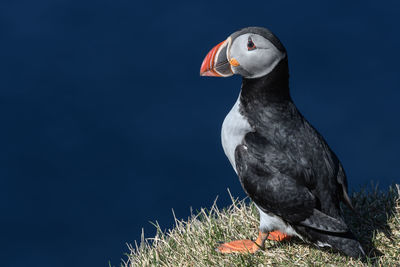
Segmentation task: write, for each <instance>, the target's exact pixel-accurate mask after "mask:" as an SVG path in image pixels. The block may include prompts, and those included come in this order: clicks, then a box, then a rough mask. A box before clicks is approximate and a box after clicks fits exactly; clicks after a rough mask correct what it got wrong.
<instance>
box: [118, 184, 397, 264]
mask: <svg viewBox="0 0 400 267" xmlns="http://www.w3.org/2000/svg"><path fill="white" fill-rule="evenodd" d="M399 196H400V187H399V185H396V186H394V187H390V188H389V190H388V191H387V192H382V191H379V190H378V189H377V188H374V189H373V190H369V191H367V190H362V191H360V192H355V193H353V195H352V201H353V205H354V207H355V210H356V212H357V213H358V214H357V215H355V214H354V213H353V212H351V211H350V210H348V209H346V208H343V212H344V216H345V220H346V222H347V224H348V226H349V227H350V229H351V230H352V231H353V233H354V234H355V235H356V236H357V238H358V239H359V240H360V242H361V244H362V245H363V247H364V248H365V250H366V253H367V254H368V256H369V258H368V261H367V263H362V262H360V261H356V260H353V259H351V258H349V257H346V256H343V255H341V254H339V253H335V252H333V251H331V250H329V249H319V248H317V247H315V246H314V245H310V244H306V243H304V242H303V241H301V240H298V239H294V238H293V239H292V240H291V241H289V242H283V243H282V242H275V241H269V240H268V241H267V242H266V248H265V250H263V251H258V252H257V253H256V254H254V255H250V254H247V255H240V254H231V255H221V254H219V253H218V252H216V251H215V248H216V247H217V245H218V242H221V241H224V242H225V241H231V240H235V239H254V238H255V237H257V234H258V212H257V209H256V208H255V206H254V205H253V204H252V203H251V204H249V203H247V202H246V201H245V200H237V199H234V198H232V205H230V206H229V207H227V208H224V209H222V210H220V209H219V208H218V207H217V205H216V203H214V205H213V206H212V207H211V209H210V210H206V209H202V210H201V211H200V212H199V213H198V214H197V215H192V216H191V218H189V219H188V220H186V221H184V220H177V219H175V224H176V225H175V228H173V229H172V230H169V231H167V232H165V233H163V232H162V231H161V230H160V227H159V226H158V225H157V224H156V227H157V234H156V236H155V237H154V238H148V239H144V238H143V237H142V242H141V244H140V245H137V244H136V245H135V246H134V247H133V246H132V245H128V247H129V250H130V252H129V254H127V259H124V260H123V261H122V264H121V266H124V267H133V266H140V267H143V266H157V267H158V266H282V265H283V266H310V265H311V266H364V265H367V266H376V265H378V266H400V197H399Z"/></svg>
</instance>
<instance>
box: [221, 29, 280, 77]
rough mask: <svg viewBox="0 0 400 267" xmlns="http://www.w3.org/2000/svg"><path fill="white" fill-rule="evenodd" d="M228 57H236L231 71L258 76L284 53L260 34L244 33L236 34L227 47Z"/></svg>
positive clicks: (265, 72)
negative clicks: (237, 64) (235, 62)
mask: <svg viewBox="0 0 400 267" xmlns="http://www.w3.org/2000/svg"><path fill="white" fill-rule="evenodd" d="M227 56H228V59H229V60H232V59H236V61H237V63H239V66H235V64H233V65H232V66H231V67H232V71H233V73H235V74H240V75H242V76H243V77H245V78H258V77H261V76H264V75H266V74H268V73H270V72H271V71H272V70H273V69H274V67H275V66H276V65H277V64H278V62H279V61H280V60H281V59H283V58H284V57H285V56H286V54H285V53H284V52H281V51H279V50H278V49H277V48H276V47H275V46H274V45H273V44H272V43H271V42H270V41H268V40H267V39H265V38H264V37H262V36H261V35H258V34H254V33H246V34H243V35H240V36H238V37H237V38H235V40H234V41H233V42H232V43H231V44H230V48H228V55H227Z"/></svg>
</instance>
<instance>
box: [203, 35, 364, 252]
mask: <svg viewBox="0 0 400 267" xmlns="http://www.w3.org/2000/svg"><path fill="white" fill-rule="evenodd" d="M200 74H201V75H202V76H218V77H227V76H231V75H233V74H239V75H241V76H242V78H243V80H242V88H241V91H240V94H239V97H238V99H237V101H236V103H235V104H234V106H233V108H232V109H231V111H230V112H229V113H228V115H227V116H226V118H225V120H224V122H223V125H222V131H221V139H222V146H223V148H224V151H225V154H226V156H227V157H228V159H229V161H230V163H231V164H232V166H233V168H234V169H235V171H236V173H237V175H238V176H239V179H240V183H241V185H242V187H243V189H244V191H245V192H246V194H247V195H248V196H249V197H250V198H251V199H252V201H253V202H254V203H255V205H256V206H257V208H258V210H259V212H260V227H259V230H260V231H259V236H258V238H257V240H256V241H255V242H253V241H251V240H236V241H232V242H228V243H225V244H222V245H221V246H219V247H218V249H217V250H218V251H220V252H221V253H232V252H240V253H248V252H250V253H254V252H255V251H257V250H258V249H260V248H263V247H264V243H265V240H266V239H267V238H268V239H272V240H279V241H280V240H285V239H289V238H290V237H291V236H297V237H299V238H301V239H303V240H305V241H308V242H312V243H314V244H316V245H317V246H319V247H324V246H328V247H331V248H333V249H335V250H338V251H340V252H342V253H344V254H346V255H349V256H351V257H354V258H362V257H364V256H365V254H364V251H363V249H362V247H361V245H360V243H359V242H358V241H357V240H356V239H355V237H354V236H353V234H352V233H351V232H350V231H349V229H348V227H347V225H346V223H345V222H344V220H343V217H342V214H341V210H340V206H339V203H340V202H344V203H345V204H347V205H348V206H349V207H352V205H351V201H350V198H349V196H348V194H347V179H346V175H345V172H344V170H343V167H342V165H341V163H340V161H339V159H338V158H337V157H336V155H335V154H334V152H333V151H332V150H331V149H330V148H329V146H328V145H327V143H326V142H325V140H324V138H323V137H322V136H321V135H320V134H319V133H318V132H317V131H316V130H315V129H314V128H313V127H312V126H311V125H310V123H309V122H308V121H307V120H306V119H305V118H304V117H303V116H302V115H301V114H300V112H299V111H298V109H297V108H296V106H295V105H294V103H293V101H292V99H291V97H290V93H289V68H288V59H287V54H286V50H285V48H284V46H283V45H282V44H281V42H280V41H279V40H278V38H277V37H276V36H275V35H274V34H273V33H271V32H270V31H269V30H267V29H265V28H260V27H249V28H244V29H242V30H239V31H237V32H235V33H233V34H232V35H231V36H229V37H228V39H226V40H225V41H223V42H221V43H219V44H218V45H217V46H215V47H214V48H213V49H212V50H211V51H210V52H209V53H208V54H207V56H206V57H205V59H204V61H203V63H202V65H201V69H200Z"/></svg>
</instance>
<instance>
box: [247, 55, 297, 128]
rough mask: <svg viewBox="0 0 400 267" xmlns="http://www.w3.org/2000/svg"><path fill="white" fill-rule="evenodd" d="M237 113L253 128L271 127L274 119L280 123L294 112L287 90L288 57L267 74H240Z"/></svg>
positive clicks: (294, 108)
mask: <svg viewBox="0 0 400 267" xmlns="http://www.w3.org/2000/svg"><path fill="white" fill-rule="evenodd" d="M240 113H241V114H242V115H244V116H245V117H246V118H247V120H248V121H249V123H250V124H251V125H252V127H253V128H258V127H259V126H263V125H264V126H266V125H269V126H268V127H273V125H274V123H277V122H279V123H281V124H282V123H283V121H286V119H285V118H290V117H291V116H293V115H294V114H297V109H296V107H295V106H294V104H293V102H292V99H291V97H290V93H289V69H288V61H287V59H286V58H285V59H283V60H282V61H281V62H279V63H278V65H276V67H275V68H274V69H273V70H272V71H271V72H270V73H268V74H267V75H265V76H263V77H260V78H255V79H246V78H243V83H242V90H241V93H240Z"/></svg>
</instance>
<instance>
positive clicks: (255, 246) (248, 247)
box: [217, 232, 268, 253]
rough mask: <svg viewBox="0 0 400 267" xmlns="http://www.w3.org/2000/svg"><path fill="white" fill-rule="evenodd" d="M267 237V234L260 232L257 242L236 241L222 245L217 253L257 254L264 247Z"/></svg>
mask: <svg viewBox="0 0 400 267" xmlns="http://www.w3.org/2000/svg"><path fill="white" fill-rule="evenodd" d="M267 235H268V234H266V233H263V232H259V234H258V237H257V240H256V241H255V242H254V241H251V240H248V239H247V240H236V241H232V242H228V243H225V244H222V245H221V246H219V247H218V248H217V251H218V252H221V253H233V252H238V253H255V252H256V251H257V250H259V249H260V248H263V247H264V242H265V239H266V238H267Z"/></svg>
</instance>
